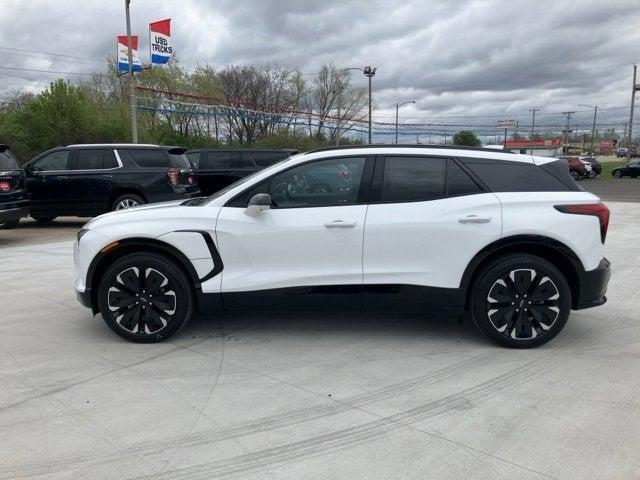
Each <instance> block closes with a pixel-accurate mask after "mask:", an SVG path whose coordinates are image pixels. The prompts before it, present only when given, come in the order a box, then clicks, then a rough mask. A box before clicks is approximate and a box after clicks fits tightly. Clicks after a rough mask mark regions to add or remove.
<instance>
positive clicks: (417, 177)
mask: <svg viewBox="0 0 640 480" xmlns="http://www.w3.org/2000/svg"><path fill="white" fill-rule="evenodd" d="M446 171H447V160H446V159H444V158H429V157H415V156H414V157H386V158H385V162H384V173H383V177H382V194H381V198H380V200H381V201H382V202H394V203H402V202H418V201H425V200H433V199H436V198H442V197H444V196H445V194H446V183H445V178H446Z"/></svg>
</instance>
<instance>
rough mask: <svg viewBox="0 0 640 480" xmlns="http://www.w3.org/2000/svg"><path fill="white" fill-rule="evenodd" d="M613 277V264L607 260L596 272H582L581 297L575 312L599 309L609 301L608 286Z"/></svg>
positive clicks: (604, 259)
mask: <svg viewBox="0 0 640 480" xmlns="http://www.w3.org/2000/svg"><path fill="white" fill-rule="evenodd" d="M610 277H611V262H610V261H609V260H607V259H606V258H603V259H602V260H601V261H600V264H599V265H598V267H597V268H595V269H594V270H589V271H586V272H582V274H581V275H580V279H579V280H580V296H579V298H578V299H577V302H576V305H574V307H573V309H574V310H581V309H583V308H591V307H597V306H599V305H602V304H604V303H605V302H606V301H607V297H606V296H605V293H607V285H608V283H609V278H610Z"/></svg>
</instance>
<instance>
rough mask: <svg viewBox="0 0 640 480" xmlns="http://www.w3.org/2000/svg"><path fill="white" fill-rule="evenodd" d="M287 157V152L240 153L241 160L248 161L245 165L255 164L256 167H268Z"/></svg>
mask: <svg viewBox="0 0 640 480" xmlns="http://www.w3.org/2000/svg"><path fill="white" fill-rule="evenodd" d="M288 157H289V154H288V153H287V152H242V159H243V160H245V159H246V160H248V162H247V164H249V165H252V163H255V165H256V166H258V167H268V166H269V165H273V164H274V163H276V162H279V161H280V160H283V159H285V158H288ZM243 164H244V162H243Z"/></svg>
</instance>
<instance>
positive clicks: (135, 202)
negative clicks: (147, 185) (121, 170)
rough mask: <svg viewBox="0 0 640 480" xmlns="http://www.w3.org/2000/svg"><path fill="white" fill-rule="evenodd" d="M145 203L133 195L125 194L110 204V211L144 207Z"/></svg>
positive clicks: (138, 196) (139, 197)
mask: <svg viewBox="0 0 640 480" xmlns="http://www.w3.org/2000/svg"><path fill="white" fill-rule="evenodd" d="M145 203H146V202H145V201H144V198H142V197H141V196H140V195H136V194H135V193H125V194H124V195H120V196H119V197H118V198H116V199H115V200H114V201H113V203H112V204H111V210H125V209H127V208H132V207H137V206H139V205H144V204H145Z"/></svg>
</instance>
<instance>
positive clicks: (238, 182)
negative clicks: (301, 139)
mask: <svg viewBox="0 0 640 480" xmlns="http://www.w3.org/2000/svg"><path fill="white" fill-rule="evenodd" d="M295 156H297V155H295ZM292 158H293V157H287V158H283V159H282V160H280V161H279V162H277V163H274V164H273V165H271V166H269V167H267V168H263V169H262V170H258V171H257V172H253V173H252V174H251V175H247V176H246V177H244V178H241V179H240V180H238V181H237V182H235V183H232V184H231V185H229V186H227V187H224V188H223V189H222V190H218V191H217V192H216V193H214V194H213V195H211V196H209V198H207V202H206V203H208V202H210V201H212V200H215V199H216V198H218V197H221V196H222V195H224V194H225V193H227V192H228V191H230V190H233V189H234V188H236V187H239V186H240V185H243V184H245V183H247V182H250V181H251V180H253V179H254V178H255V177H257V176H258V175H262V174H263V173H265V172H270V171H271V170H274V169H276V168H278V166H279V165H281V164H283V163H284V162H287V161H289V160H291V159H292Z"/></svg>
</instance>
